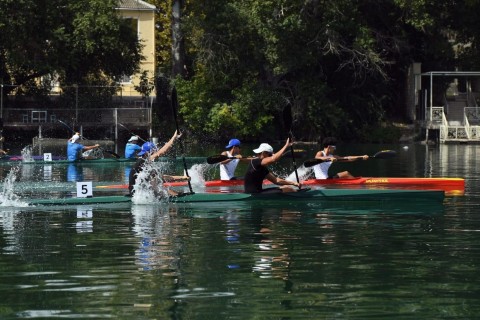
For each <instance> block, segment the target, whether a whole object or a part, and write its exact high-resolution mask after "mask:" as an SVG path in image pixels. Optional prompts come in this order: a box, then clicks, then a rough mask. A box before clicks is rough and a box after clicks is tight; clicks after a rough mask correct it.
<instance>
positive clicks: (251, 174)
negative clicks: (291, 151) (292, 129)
mask: <svg viewBox="0 0 480 320" xmlns="http://www.w3.org/2000/svg"><path fill="white" fill-rule="evenodd" d="M288 147H290V139H287V142H286V143H285V145H284V146H283V148H282V149H280V150H279V151H277V152H276V153H273V148H272V146H270V145H269V144H268V143H262V144H260V146H259V147H258V148H257V149H254V150H253V152H255V154H256V155H257V157H256V158H243V159H241V160H242V161H248V162H249V164H248V169H247V172H246V173H245V178H244V179H245V183H244V187H245V193H280V192H295V191H297V189H295V188H292V187H291V186H296V187H300V183H298V182H294V181H288V180H285V179H282V178H279V177H277V176H275V175H274V174H273V173H271V172H270V171H269V170H268V167H267V166H268V165H270V164H272V163H275V162H277V161H278V160H279V159H280V158H281V157H282V155H283V153H284V152H285V150H287V148H288ZM264 179H267V180H269V181H270V182H272V183H274V184H276V185H280V186H284V187H274V188H266V189H263V185H262V184H263V180H264Z"/></svg>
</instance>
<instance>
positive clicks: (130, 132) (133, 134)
mask: <svg viewBox="0 0 480 320" xmlns="http://www.w3.org/2000/svg"><path fill="white" fill-rule="evenodd" d="M117 124H118V125H119V126H121V127H122V128H124V129H125V130H127V131H128V133H129V134H131V135H132V136H137V137H138V139H140V140H142V141H143V142H147V140H144V139H142V137H140V136H139V135H138V134H135V133H133V132H132V131H130V129H128V128H127V127H126V126H124V125H123V124H121V123H120V122H117Z"/></svg>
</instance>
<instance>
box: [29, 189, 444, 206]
mask: <svg viewBox="0 0 480 320" xmlns="http://www.w3.org/2000/svg"><path fill="white" fill-rule="evenodd" d="M444 197H445V193H444V192H443V191H440V190H427V191H425V190H394V189H323V190H307V189H303V190H300V191H299V192H287V193H264V194H262V193H260V194H246V193H194V194H186V195H183V196H179V197H172V198H170V199H169V202H172V203H205V202H211V203H217V202H233V201H275V202H277V201H286V202H302V203H304V202H315V201H374V202H384V201H406V200H408V201H419V202H421V201H431V202H435V203H441V202H443V199H444ZM129 201H131V198H130V197H127V196H100V197H91V198H63V199H33V200H30V201H29V204H30V205H81V204H101V203H120V202H129Z"/></svg>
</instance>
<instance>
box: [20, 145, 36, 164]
mask: <svg viewBox="0 0 480 320" xmlns="http://www.w3.org/2000/svg"><path fill="white" fill-rule="evenodd" d="M21 153H22V161H23V162H32V161H33V157H32V146H30V145H29V146H26V147H25V148H23V149H22V151H21Z"/></svg>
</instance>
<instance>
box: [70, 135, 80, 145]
mask: <svg viewBox="0 0 480 320" xmlns="http://www.w3.org/2000/svg"><path fill="white" fill-rule="evenodd" d="M78 139H80V136H79V135H78V134H76V133H75V134H74V135H73V136H72V137H71V138H70V142H71V143H75V141H77V140H78Z"/></svg>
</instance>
